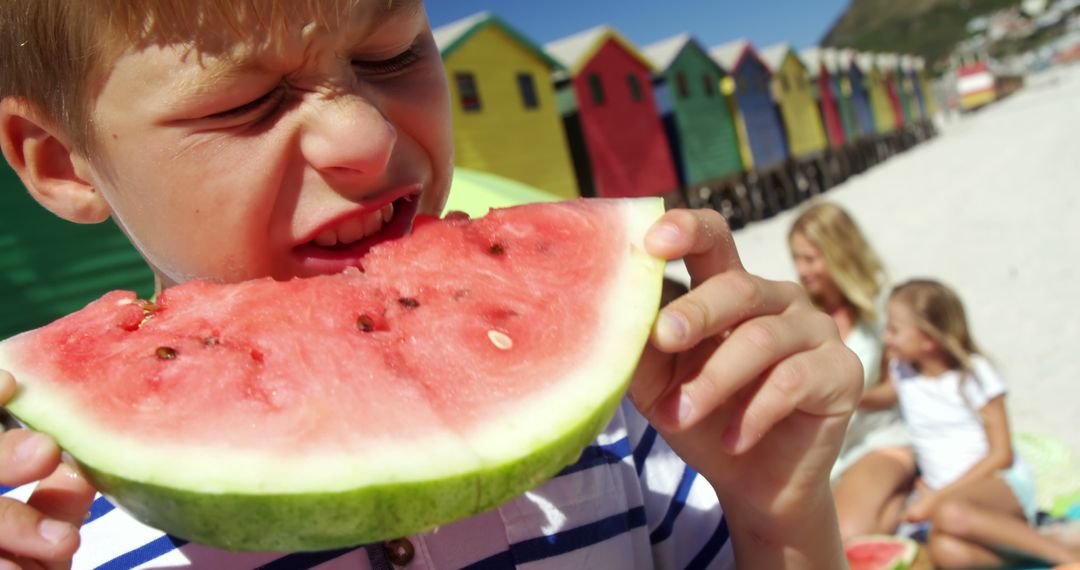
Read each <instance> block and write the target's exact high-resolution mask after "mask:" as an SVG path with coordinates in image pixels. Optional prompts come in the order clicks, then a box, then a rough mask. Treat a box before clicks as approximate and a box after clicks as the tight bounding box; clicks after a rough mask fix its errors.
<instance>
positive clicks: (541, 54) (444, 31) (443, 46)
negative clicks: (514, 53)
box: [431, 11, 563, 70]
mask: <svg viewBox="0 0 1080 570" xmlns="http://www.w3.org/2000/svg"><path fill="white" fill-rule="evenodd" d="M487 26H495V27H497V28H499V29H500V30H502V31H503V32H505V33H506V34H507V35H509V36H510V37H512V38H514V40H516V41H517V42H518V43H519V44H521V45H522V47H524V48H525V49H527V50H528V51H529V52H531V53H532V54H533V55H535V56H536V57H538V58H540V60H542V61H543V62H544V63H546V64H547V65H548V67H550V68H551V69H552V70H561V69H562V68H563V67H562V65H561V64H559V62H558V61H556V60H555V59H553V58H552V57H551V56H550V55H549V54H548V53H547V52H545V51H544V50H543V49H541V48H540V46H539V45H537V44H536V42H533V41H532V40H530V39H529V38H527V37H525V36H524V35H522V34H521V32H519V31H517V30H516V29H514V27H513V26H511V25H509V24H507V23H506V22H504V21H503V20H502V18H499V17H498V16H496V15H495V14H492V13H491V12H488V11H484V12H478V13H476V14H473V15H471V16H466V17H464V18H462V19H460V20H456V21H454V22H450V23H449V24H446V25H443V26H439V27H438V28H435V29H434V30H432V31H431V33H432V35H433V36H434V37H435V45H437V46H439V53H440V55H442V58H443V59H446V58H448V57H450V54H452V53H453V52H454V51H455V50H457V49H458V48H459V47H461V46H462V45H464V44H465V42H466V41H468V39H469V38H471V37H472V36H473V35H474V34H476V33H477V32H479V31H480V30H482V29H484V28H485V27H487Z"/></svg>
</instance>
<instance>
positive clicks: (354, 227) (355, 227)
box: [337, 216, 374, 243]
mask: <svg viewBox="0 0 1080 570" xmlns="http://www.w3.org/2000/svg"><path fill="white" fill-rule="evenodd" d="M372 217H374V216H366V217H364V218H352V219H350V220H345V221H344V222H343V223H342V224H341V225H340V226H338V228H337V234H338V235H337V238H338V241H339V242H341V243H352V242H354V241H356V240H358V239H360V238H362V237H364V236H365V235H368V234H366V232H367V226H368V224H369V223H370V222H369V221H368V220H369V219H370V218H372Z"/></svg>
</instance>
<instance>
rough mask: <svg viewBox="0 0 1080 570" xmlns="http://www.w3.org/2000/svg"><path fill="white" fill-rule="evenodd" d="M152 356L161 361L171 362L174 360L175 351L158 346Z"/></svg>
mask: <svg viewBox="0 0 1080 570" xmlns="http://www.w3.org/2000/svg"><path fill="white" fill-rule="evenodd" d="M154 354H156V355H157V357H158V358H160V359H162V360H172V359H174V358H176V350H175V349H172V348H169V347H167V346H159V347H158V349H157V350H155V351H154Z"/></svg>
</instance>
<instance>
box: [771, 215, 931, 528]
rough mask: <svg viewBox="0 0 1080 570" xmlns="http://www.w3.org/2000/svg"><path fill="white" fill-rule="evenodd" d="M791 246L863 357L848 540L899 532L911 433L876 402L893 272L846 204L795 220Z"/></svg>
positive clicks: (911, 465) (852, 439) (846, 497)
mask: <svg viewBox="0 0 1080 570" xmlns="http://www.w3.org/2000/svg"><path fill="white" fill-rule="evenodd" d="M788 245H789V247H790V249H791V256H792V260H793V261H794V263H795V269H796V271H797V272H798V275H799V281H800V282H801V283H802V285H803V288H805V289H806V292H807V293H808V294H809V295H810V298H811V300H812V301H813V302H814V304H815V305H816V306H817V307H818V308H819V309H821V310H822V311H824V312H826V313H828V314H829V316H830V317H832V319H833V321H834V322H835V323H836V326H837V328H838V329H839V331H840V337H841V338H843V339H844V344H845V345H847V347H848V348H850V349H851V350H852V351H853V352H855V354H856V355H858V357H859V360H860V361H861V362H862V365H863V370H864V378H863V380H864V392H863V399H862V401H861V402H860V406H859V410H858V411H856V413H855V416H854V417H853V418H852V420H851V424H850V425H849V426H848V430H847V434H846V435H845V437H844V447H843V449H842V450H841V452H840V457H839V459H838V460H837V461H836V464H835V465H834V467H833V470H832V480H833V494H834V495H835V498H836V507H837V511H838V514H839V518H840V532H841V535H842V536H843V537H844V539H845V540H847V539H850V538H854V537H856V536H860V535H865V534H877V533H886V534H888V533H892V532H893V531H895V530H896V527H897V526H898V525H899V523H900V513H901V510H902V508H903V505H904V500H905V499H906V498H907V496H908V494H909V493H910V491H911V484H912V481H913V480H914V477H915V457H914V455H913V454H912V452H911V447H910V438H909V436H908V434H907V431H906V430H905V429H904V425H903V420H902V419H901V418H900V413H899V411H898V410H897V409H896V404H895V398H893V401H892V402H891V403H887V405H880V404H878V403H876V402H875V398H876V390H877V387H878V386H879V385H880V384H881V362H882V360H881V355H882V343H881V329H882V324H881V323H882V322H883V320H884V319H883V318H882V317H881V315H880V313H881V310H880V309H881V304H882V301H883V300H882V299H881V296H882V294H883V292H884V290H885V283H886V275H885V269H884V266H883V265H882V263H881V261H880V259H879V258H878V256H877V254H876V253H875V252H874V250H873V248H871V247H870V244H869V242H868V241H867V240H866V239H865V238H864V237H863V234H862V232H861V231H859V227H858V226H857V225H856V224H855V221H854V220H853V219H852V218H851V216H850V215H848V213H847V212H845V211H844V210H843V209H842V208H840V207H839V206H836V205H834V204H831V203H826V202H823V203H819V204H816V205H814V206H811V207H810V208H808V209H807V210H806V211H805V212H803V213H802V214H801V215H800V216H799V217H798V219H796V220H795V223H794V224H793V225H792V227H791V230H790V232H789V234H788Z"/></svg>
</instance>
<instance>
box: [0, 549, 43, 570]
mask: <svg viewBox="0 0 1080 570" xmlns="http://www.w3.org/2000/svg"><path fill="white" fill-rule="evenodd" d="M0 570H46V567H45V565H44V564H42V563H41V562H38V561H37V560H30V559H29V558H23V557H22V556H15V555H13V554H11V553H7V552H0Z"/></svg>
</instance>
